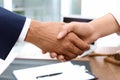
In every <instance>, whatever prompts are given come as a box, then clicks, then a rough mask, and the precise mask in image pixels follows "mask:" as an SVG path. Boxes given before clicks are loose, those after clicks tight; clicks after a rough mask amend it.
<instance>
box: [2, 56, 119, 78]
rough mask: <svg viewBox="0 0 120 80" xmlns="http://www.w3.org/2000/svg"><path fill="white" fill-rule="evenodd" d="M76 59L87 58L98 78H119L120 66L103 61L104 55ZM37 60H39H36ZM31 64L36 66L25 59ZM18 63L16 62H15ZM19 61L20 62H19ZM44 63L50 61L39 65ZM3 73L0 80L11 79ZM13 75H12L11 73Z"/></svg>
mask: <svg viewBox="0 0 120 80" xmlns="http://www.w3.org/2000/svg"><path fill="white" fill-rule="evenodd" d="M76 60H89V62H90V66H91V70H92V72H93V74H94V75H95V76H96V77H98V80H120V66H116V65H113V64H110V63H107V62H104V57H95V58H93V57H91V58H89V57H86V58H82V59H81V58H80V59H79V58H78V59H76ZM38 61H39V60H38ZM28 62H29V64H31V66H33V67H34V66H38V65H39V64H38V65H37V64H36V63H38V62H36V63H34V64H32V63H31V61H27V62H25V64H28ZM17 63H18V62H17ZM17 63H16V64H14V65H17V66H19V69H20V68H21V66H23V65H20V64H17ZM19 63H21V62H19ZM45 64H50V62H49V61H48V63H42V64H41V65H45ZM31 66H29V65H28V66H27V65H25V67H31ZM13 69H17V68H16V67H11V70H13ZM4 73H5V74H4V75H2V78H0V80H12V78H10V77H7V76H6V74H9V73H7V72H4ZM11 76H13V75H11Z"/></svg>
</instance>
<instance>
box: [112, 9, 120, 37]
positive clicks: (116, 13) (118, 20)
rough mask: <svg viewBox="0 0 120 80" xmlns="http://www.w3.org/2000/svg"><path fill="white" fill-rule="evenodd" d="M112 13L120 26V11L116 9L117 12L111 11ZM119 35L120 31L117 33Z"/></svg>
mask: <svg viewBox="0 0 120 80" xmlns="http://www.w3.org/2000/svg"><path fill="white" fill-rule="evenodd" d="M110 13H111V14H112V15H113V16H114V18H115V19H116V21H117V22H118V24H119V25H120V10H118V9H116V11H111V12H110ZM117 34H118V35H120V31H119V32H117Z"/></svg>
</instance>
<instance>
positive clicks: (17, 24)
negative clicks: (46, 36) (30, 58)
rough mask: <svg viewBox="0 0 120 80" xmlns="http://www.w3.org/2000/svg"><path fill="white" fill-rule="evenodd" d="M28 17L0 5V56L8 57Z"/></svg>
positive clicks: (2, 57)
mask: <svg viewBox="0 0 120 80" xmlns="http://www.w3.org/2000/svg"><path fill="white" fill-rule="evenodd" d="M25 20H26V18H25V17H23V16H20V15H18V14H16V13H13V12H10V11H8V10H6V9H4V8H2V7H0V58H1V59H4V60H5V59H6V57H7V56H8V54H9V52H10V51H11V49H12V47H13V46H14V44H15V43H16V41H17V39H18V37H19V35H20V33H21V30H22V28H23V26H24V23H25Z"/></svg>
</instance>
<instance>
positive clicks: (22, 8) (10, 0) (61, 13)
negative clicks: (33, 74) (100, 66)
mask: <svg viewBox="0 0 120 80" xmlns="http://www.w3.org/2000/svg"><path fill="white" fill-rule="evenodd" d="M0 6H1V7H4V8H6V9H8V10H10V11H13V12H16V13H18V14H20V15H24V16H26V17H28V18H31V19H36V20H39V21H45V22H46V21H57V22H59V21H63V17H65V16H68V17H71V16H72V17H79V18H81V17H82V18H92V19H95V18H97V17H101V16H103V15H105V14H107V13H109V12H111V11H118V9H119V8H120V0H0ZM119 45H120V37H119V36H118V35H117V34H112V35H109V36H106V37H104V38H101V39H99V40H97V41H96V42H95V46H97V47H96V49H95V50H94V51H96V52H100V53H104V52H111V51H110V50H111V48H112V49H113V50H112V51H116V50H118V49H120V48H119ZM16 46H17V48H18V49H20V51H19V50H18V51H19V52H17V53H19V54H18V57H22V58H23V57H24V58H33V57H34V58H49V54H46V55H45V56H44V55H42V53H41V50H40V49H38V48H37V47H36V46H34V45H32V44H30V43H27V42H25V43H17V44H16Z"/></svg>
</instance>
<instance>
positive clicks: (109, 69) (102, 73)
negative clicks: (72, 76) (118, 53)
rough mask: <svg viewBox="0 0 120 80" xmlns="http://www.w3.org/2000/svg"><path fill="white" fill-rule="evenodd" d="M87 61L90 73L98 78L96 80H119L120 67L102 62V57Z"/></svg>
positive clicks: (91, 58) (90, 58)
mask: <svg viewBox="0 0 120 80" xmlns="http://www.w3.org/2000/svg"><path fill="white" fill-rule="evenodd" d="M87 59H89V61H90V66H91V69H92V72H93V74H94V75H95V76H96V77H98V80H120V66H117V65H114V64H111V63H108V62H106V61H104V57H89V58H87ZM77 60H79V59H77Z"/></svg>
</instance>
